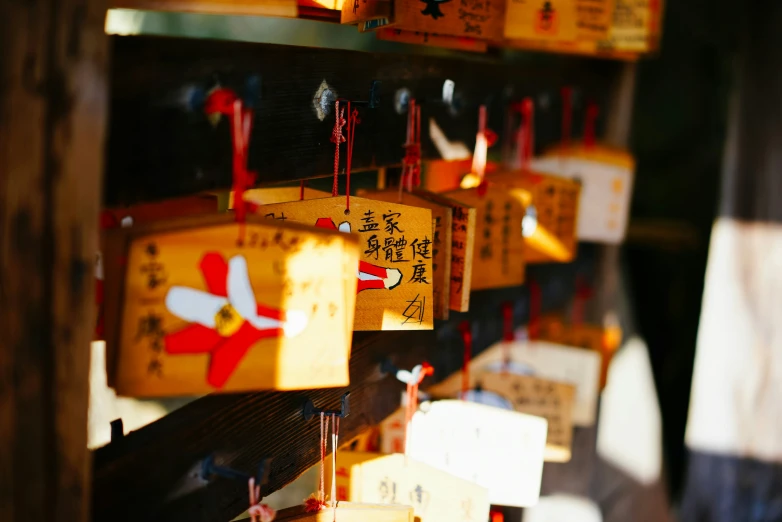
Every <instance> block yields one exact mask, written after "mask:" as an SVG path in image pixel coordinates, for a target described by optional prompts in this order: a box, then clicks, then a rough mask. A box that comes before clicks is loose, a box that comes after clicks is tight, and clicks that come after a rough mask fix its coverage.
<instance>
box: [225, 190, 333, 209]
mask: <svg viewBox="0 0 782 522" xmlns="http://www.w3.org/2000/svg"><path fill="white" fill-rule="evenodd" d="M301 195H302V193H301V187H274V188H257V189H250V190H246V191H245V192H244V200H245V201H247V202H249V203H255V204H256V205H269V204H271V203H287V202H289V201H299V200H300V199H301ZM233 196H234V195H233V192H231V199H230V200H229V201H230V202H229V205H228V208H234V207H233ZM329 196H331V194H330V193H329V192H324V191H322V190H315V189H311V188H309V187H304V199H315V198H327V197H329Z"/></svg>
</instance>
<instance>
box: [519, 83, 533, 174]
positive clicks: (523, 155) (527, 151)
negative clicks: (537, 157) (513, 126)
mask: <svg viewBox="0 0 782 522" xmlns="http://www.w3.org/2000/svg"><path fill="white" fill-rule="evenodd" d="M534 109H535V104H534V103H533V101H532V98H529V97H527V98H524V99H523V100H522V101H521V104H520V106H519V111H520V112H521V128H520V129H519V138H518V149H519V166H520V167H521V168H522V169H524V170H527V169H529V163H530V161H531V160H532V151H533V149H534V140H535V123H534V116H533V113H534Z"/></svg>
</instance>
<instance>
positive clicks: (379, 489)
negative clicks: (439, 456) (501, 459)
mask: <svg viewBox="0 0 782 522" xmlns="http://www.w3.org/2000/svg"><path fill="white" fill-rule="evenodd" d="M326 460H327V463H328V465H327V470H326V481H327V488H326V490H327V491H329V490H330V484H331V482H330V477H331V467H330V463H331V459H326ZM336 476H337V488H336V489H337V499H338V500H340V499H342V498H347V499H349V500H350V501H352V502H370V503H379V504H392V505H395V504H406V505H410V506H412V507H413V513H414V515H415V517H416V520H420V522H453V521H455V520H458V521H465V522H485V521H486V520H488V517H489V494H488V491H487V490H486V488H484V487H481V486H479V485H478V484H476V483H474V482H470V481H468V480H464V479H462V478H458V477H455V476H453V475H451V474H448V473H446V472H444V471H441V470H438V469H435V468H433V467H431V466H428V465H426V464H423V463H421V462H418V461H416V460H415V459H409V458H408V459H406V458H405V456H404V455H401V454H393V455H383V454H380V453H363V452H354V451H341V452H339V453H338V454H337V472H336Z"/></svg>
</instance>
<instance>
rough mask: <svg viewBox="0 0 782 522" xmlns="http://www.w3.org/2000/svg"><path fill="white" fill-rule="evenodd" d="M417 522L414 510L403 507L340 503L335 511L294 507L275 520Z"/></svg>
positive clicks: (302, 521) (281, 512)
mask: <svg viewBox="0 0 782 522" xmlns="http://www.w3.org/2000/svg"><path fill="white" fill-rule="evenodd" d="M335 519H336V520H339V521H340V522H415V519H414V517H413V508H412V507H410V506H402V505H382V504H365V503H358V502H346V501H342V502H338V503H337V507H336V513H335V512H334V510H333V509H331V508H329V509H322V510H320V511H314V512H312V511H307V509H306V507H305V506H294V507H291V508H288V509H282V510H280V511H278V512H277V515H276V516H275V517H274V520H277V521H294V520H296V521H299V522H333V521H334V520H335Z"/></svg>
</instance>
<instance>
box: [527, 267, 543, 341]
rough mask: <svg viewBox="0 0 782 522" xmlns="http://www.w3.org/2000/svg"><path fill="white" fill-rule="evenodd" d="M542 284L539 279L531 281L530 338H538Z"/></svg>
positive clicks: (528, 331) (528, 330)
mask: <svg viewBox="0 0 782 522" xmlns="http://www.w3.org/2000/svg"><path fill="white" fill-rule="evenodd" d="M540 301H541V293H540V286H539V285H538V283H537V281H535V280H530V282H529V326H528V327H527V336H528V337H529V339H530V340H533V339H537V338H538V332H539V330H540Z"/></svg>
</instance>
